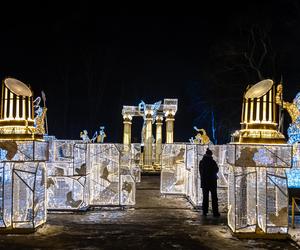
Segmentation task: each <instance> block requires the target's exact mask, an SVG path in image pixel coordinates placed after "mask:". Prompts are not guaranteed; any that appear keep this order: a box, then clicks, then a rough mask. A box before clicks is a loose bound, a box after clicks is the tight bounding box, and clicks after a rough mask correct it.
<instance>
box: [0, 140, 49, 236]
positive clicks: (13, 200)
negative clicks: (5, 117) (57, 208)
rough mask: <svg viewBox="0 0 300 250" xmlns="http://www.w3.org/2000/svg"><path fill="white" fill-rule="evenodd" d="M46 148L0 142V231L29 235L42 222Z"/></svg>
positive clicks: (33, 143)
mask: <svg viewBox="0 0 300 250" xmlns="http://www.w3.org/2000/svg"><path fill="white" fill-rule="evenodd" d="M47 150H48V147H47V143H46V142H39V141H0V157H1V161H0V201H1V202H0V231H1V232H3V231H4V232H8V233H9V232H31V231H34V230H35V229H36V228H37V227H39V226H41V225H42V224H44V223H45V222H46V218H47V214H46V166H45V161H46V160H47V157H48V153H47Z"/></svg>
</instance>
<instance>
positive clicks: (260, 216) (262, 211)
mask: <svg viewBox="0 0 300 250" xmlns="http://www.w3.org/2000/svg"><path fill="white" fill-rule="evenodd" d="M266 190H267V170H266V168H261V169H259V171H258V172H257V197H256V199H257V223H258V226H259V227H260V228H261V229H262V230H263V231H264V232H265V231H266V229H267V192H266Z"/></svg>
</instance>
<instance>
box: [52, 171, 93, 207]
mask: <svg viewBox="0 0 300 250" xmlns="http://www.w3.org/2000/svg"><path fill="white" fill-rule="evenodd" d="M47 188H48V190H47V191H48V209H49V210H53V209H54V210H85V209H87V207H88V178H87V177H86V176H49V177H48V181H47Z"/></svg>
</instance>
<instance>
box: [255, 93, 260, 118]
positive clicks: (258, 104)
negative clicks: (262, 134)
mask: <svg viewBox="0 0 300 250" xmlns="http://www.w3.org/2000/svg"><path fill="white" fill-rule="evenodd" d="M255 122H260V99H259V98H257V100H256V119H255Z"/></svg>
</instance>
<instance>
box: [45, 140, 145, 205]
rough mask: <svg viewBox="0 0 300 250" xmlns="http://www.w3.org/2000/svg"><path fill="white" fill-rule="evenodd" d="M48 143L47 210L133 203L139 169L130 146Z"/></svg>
mask: <svg viewBox="0 0 300 250" xmlns="http://www.w3.org/2000/svg"><path fill="white" fill-rule="evenodd" d="M49 143H50V160H49V162H47V169H48V178H47V188H48V209H49V210H85V209H87V208H88V207H89V206H131V205H134V204H135V181H138V180H140V171H139V167H138V162H136V161H135V159H134V157H135V156H136V155H138V151H137V150H136V149H135V147H134V146H133V145H132V147H131V149H130V150H128V149H127V150H125V147H124V146H123V145H121V144H107V143H83V142H82V141H72V140H52V141H50V142H49Z"/></svg>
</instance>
